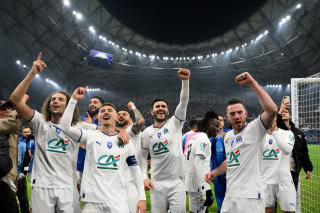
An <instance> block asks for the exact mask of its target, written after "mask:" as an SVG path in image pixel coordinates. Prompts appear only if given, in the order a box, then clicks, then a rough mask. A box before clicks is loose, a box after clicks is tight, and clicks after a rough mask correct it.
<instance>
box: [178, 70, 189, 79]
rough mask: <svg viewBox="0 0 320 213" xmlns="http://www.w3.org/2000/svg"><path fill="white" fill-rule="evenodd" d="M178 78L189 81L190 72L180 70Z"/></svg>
mask: <svg viewBox="0 0 320 213" xmlns="http://www.w3.org/2000/svg"><path fill="white" fill-rule="evenodd" d="M178 76H179V78H180V79H181V80H189V78H190V70H188V69H183V68H181V69H179V71H178Z"/></svg>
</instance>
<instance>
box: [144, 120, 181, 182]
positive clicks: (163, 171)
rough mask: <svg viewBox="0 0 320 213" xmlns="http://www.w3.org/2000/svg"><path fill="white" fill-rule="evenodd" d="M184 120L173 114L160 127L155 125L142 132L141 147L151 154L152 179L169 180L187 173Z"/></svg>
mask: <svg viewBox="0 0 320 213" xmlns="http://www.w3.org/2000/svg"><path fill="white" fill-rule="evenodd" d="M183 123H184V121H180V120H179V119H178V118H176V117H175V116H172V117H171V118H170V119H169V120H167V122H166V123H165V124H164V125H163V126H162V127H160V128H157V127H154V126H153V125H151V126H149V127H147V128H146V129H145V130H144V131H143V132H142V134H141V140H142V143H141V148H142V149H147V150H149V152H150V156H151V179H152V180H156V181H162V180H169V179H174V178H178V177H184V175H185V159H184V156H183V153H182V151H181V147H182V127H183Z"/></svg>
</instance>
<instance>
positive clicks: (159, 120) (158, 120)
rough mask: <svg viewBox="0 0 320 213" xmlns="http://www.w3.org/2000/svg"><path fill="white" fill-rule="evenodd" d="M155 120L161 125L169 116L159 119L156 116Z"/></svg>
mask: <svg viewBox="0 0 320 213" xmlns="http://www.w3.org/2000/svg"><path fill="white" fill-rule="evenodd" d="M153 118H154V120H155V121H157V122H159V123H160V122H163V121H166V120H167V119H168V114H166V116H165V117H164V118H157V115H154V116H153Z"/></svg>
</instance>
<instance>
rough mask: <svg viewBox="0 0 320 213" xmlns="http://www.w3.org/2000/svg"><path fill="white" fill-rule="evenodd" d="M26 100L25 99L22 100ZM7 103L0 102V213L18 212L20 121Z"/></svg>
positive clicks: (9, 103)
mask: <svg viewBox="0 0 320 213" xmlns="http://www.w3.org/2000/svg"><path fill="white" fill-rule="evenodd" d="M24 100H26V99H24ZM12 107H13V106H12V104H11V102H9V101H2V100H1V101H0V160H1V161H0V172H1V176H0V206H1V212H6V213H11V212H12V213H17V212H19V207H18V203H17V200H16V190H17V188H16V185H15V182H16V177H17V145H18V144H17V137H18V135H17V133H18V131H19V128H20V125H21V120H20V119H19V116H18V114H17V112H16V111H12Z"/></svg>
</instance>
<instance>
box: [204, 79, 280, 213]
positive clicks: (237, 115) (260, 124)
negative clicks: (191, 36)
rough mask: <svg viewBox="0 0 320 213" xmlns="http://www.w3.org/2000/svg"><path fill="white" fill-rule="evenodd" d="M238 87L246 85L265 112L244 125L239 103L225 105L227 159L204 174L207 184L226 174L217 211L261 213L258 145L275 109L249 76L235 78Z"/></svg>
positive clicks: (275, 111) (272, 103) (261, 194)
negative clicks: (222, 195) (225, 184)
mask: <svg viewBox="0 0 320 213" xmlns="http://www.w3.org/2000/svg"><path fill="white" fill-rule="evenodd" d="M236 82H237V83H238V84H240V85H248V86H250V87H251V89H252V90H253V92H254V93H255V94H256V96H257V97H258V99H259V102H260V104H261V106H262V108H263V109H264V110H265V112H263V113H262V114H261V115H260V116H259V117H258V118H256V119H255V120H254V121H252V122H250V123H247V122H246V117H247V114H248V112H247V111H246V109H245V106H244V104H243V102H242V101H240V100H237V99H233V100H230V101H229V102H228V104H227V114H226V118H227V119H228V121H229V122H230V124H231V125H232V127H233V130H232V131H230V132H228V133H227V134H226V136H225V138H224V144H225V149H226V157H227V159H226V160H225V161H224V162H223V163H222V164H221V165H220V166H219V167H218V168H216V169H214V170H213V171H211V172H210V173H207V174H206V175H205V180H206V181H207V182H210V181H212V180H213V179H214V178H215V177H216V176H218V175H220V174H223V173H225V172H227V190H226V195H225V198H224V201H223V204H222V208H221V212H236V213H238V212H249V213H251V212H252V213H264V212H265V207H264V200H263V188H262V181H261V166H260V165H261V161H262V157H261V156H262V144H263V142H264V141H265V137H266V134H267V129H269V128H270V127H271V125H272V122H273V119H274V117H275V115H276V113H277V106H276V104H275V103H274V102H273V101H272V99H271V98H270V96H269V95H268V94H267V93H266V92H265V91H264V90H263V89H262V87H260V85H259V84H258V82H257V81H255V80H254V79H253V78H252V76H251V75H250V74H249V73H242V74H240V75H238V76H237V77H236Z"/></svg>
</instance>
